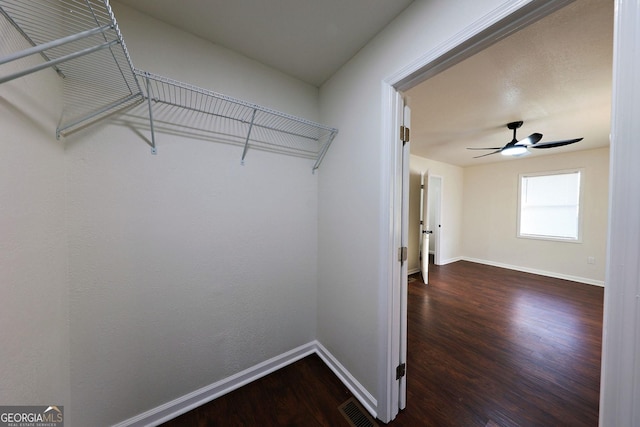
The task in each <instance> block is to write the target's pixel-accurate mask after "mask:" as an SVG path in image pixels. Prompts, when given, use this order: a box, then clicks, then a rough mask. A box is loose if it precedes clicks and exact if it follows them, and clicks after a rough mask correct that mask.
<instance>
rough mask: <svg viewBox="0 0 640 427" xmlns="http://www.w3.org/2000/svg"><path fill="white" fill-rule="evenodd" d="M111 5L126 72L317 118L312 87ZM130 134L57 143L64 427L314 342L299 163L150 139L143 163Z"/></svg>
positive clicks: (311, 260)
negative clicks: (68, 418) (63, 181)
mask: <svg viewBox="0 0 640 427" xmlns="http://www.w3.org/2000/svg"><path fill="white" fill-rule="evenodd" d="M114 10H115V13H116V17H117V19H118V21H119V23H120V26H121V29H122V32H123V35H124V37H125V41H126V42H127V46H128V48H129V50H130V51H131V56H132V58H133V61H134V63H135V64H136V66H138V67H140V68H142V69H145V70H149V71H151V72H154V73H158V74H164V75H168V76H169V77H172V78H175V79H178V80H182V81H187V82H189V83H196V84H199V85H200V86H202V87H204V88H208V89H212V90H217V91H219V92H223V93H226V94H228V95H232V96H236V97H244V96H245V95H250V98H251V99H249V100H250V101H253V102H259V103H263V104H268V106H270V107H273V108H278V109H280V110H282V111H284V112H287V113H295V114H298V115H305V114H308V115H309V116H310V117H309V118H310V119H316V117H314V116H315V115H316V113H317V98H316V94H317V91H316V90H315V89H314V88H311V87H310V86H308V85H305V84H303V83H300V82H298V81H295V80H293V79H291V78H289V77H286V76H283V75H281V74H279V73H277V72H274V71H272V70H268V69H266V67H264V66H261V65H259V64H256V63H254V62H251V61H249V60H248V59H247V58H244V57H241V56H239V55H237V54H234V53H232V52H230V51H228V50H225V49H220V48H218V47H216V46H215V45H213V44H211V43H207V42H204V41H202V40H199V39H197V38H195V37H193V36H190V35H188V34H186V33H184V32H181V31H178V30H176V29H174V28H171V27H168V26H166V25H164V24H161V23H159V22H157V21H154V20H152V19H149V18H147V17H145V16H143V15H140V14H138V13H137V12H135V11H133V10H132V9H129V8H126V7H121V6H120V7H118V5H115V7H114ZM274 88H282V90H276V91H275V92H274ZM274 94H279V95H280V96H278V97H276V98H273V96H274ZM267 101H268V102H267ZM122 121H123V120H120V121H119V122H122ZM140 135H146V137H147V138H148V130H146V129H137V130H133V129H130V128H128V127H127V126H121V125H119V124H108V125H103V124H99V125H97V126H94V127H91V128H89V129H87V130H85V131H81V132H78V133H76V134H74V135H72V136H70V137H69V138H68V139H67V157H66V160H67V164H66V168H67V186H68V193H69V197H68V199H69V208H68V211H69V265H70V283H71V285H70V305H71V308H70V317H71V326H70V330H71V397H72V406H73V409H74V411H73V418H72V425H78V426H89V425H92V426H97V425H112V424H115V423H117V422H120V421H122V420H125V419H128V418H130V417H132V416H135V415H137V414H140V413H142V412H144V411H146V410H149V409H152V408H154V407H157V406H159V405H161V404H163V403H165V402H167V401H170V400H173V399H176V398H178V397H181V396H183V395H185V394H187V393H190V392H193V391H195V390H197V389H198V388H200V387H203V386H206V385H209V384H212V383H214V382H216V381H218V380H221V379H224V378H227V377H229V376H231V375H233V374H235V373H238V372H239V371H241V370H244V369H247V368H249V367H251V366H254V365H256V364H258V363H260V362H263V361H265V360H267V359H269V358H271V357H274V356H276V355H279V354H282V353H284V352H286V351H288V350H290V349H292V348H295V347H297V346H299V345H302V344H306V343H308V342H310V341H312V340H313V339H315V336H316V314H315V313H316V276H317V274H316V269H317V264H316V260H317V175H313V174H312V173H311V168H312V166H313V161H312V160H308V159H301V158H294V157H289V156H283V155H277V154H272V153H265V152H260V151H255V150H250V151H249V152H248V153H247V158H246V165H245V166H241V165H240V158H241V155H242V147H239V146H234V145H228V144H220V143H216V142H214V141H210V140H197V139H190V138H187V137H185V136H181V135H175V134H166V133H163V132H157V133H156V139H157V145H158V154H157V155H155V156H154V155H151V154H150V150H149V146H148V145H147V143H146V141H145V140H144V138H143V137H141V136H140Z"/></svg>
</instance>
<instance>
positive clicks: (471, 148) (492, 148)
mask: <svg viewBox="0 0 640 427" xmlns="http://www.w3.org/2000/svg"><path fill="white" fill-rule="evenodd" d="M467 150H502V147H482V148H476V147H467Z"/></svg>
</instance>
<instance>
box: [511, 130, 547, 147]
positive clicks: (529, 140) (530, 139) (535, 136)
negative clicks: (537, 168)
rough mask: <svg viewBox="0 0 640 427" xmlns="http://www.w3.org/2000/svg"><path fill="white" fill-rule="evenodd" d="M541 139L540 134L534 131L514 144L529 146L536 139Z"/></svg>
mask: <svg viewBox="0 0 640 427" xmlns="http://www.w3.org/2000/svg"><path fill="white" fill-rule="evenodd" d="M541 139H542V134H541V133H537V132H536V133H532V134H531V135H529V136H528V137H526V138H525V139H521V140H520V141H518V143H517V144H516V145H522V146H523V147H531V146H532V145H536V144H537V143H538V141H540V140H541Z"/></svg>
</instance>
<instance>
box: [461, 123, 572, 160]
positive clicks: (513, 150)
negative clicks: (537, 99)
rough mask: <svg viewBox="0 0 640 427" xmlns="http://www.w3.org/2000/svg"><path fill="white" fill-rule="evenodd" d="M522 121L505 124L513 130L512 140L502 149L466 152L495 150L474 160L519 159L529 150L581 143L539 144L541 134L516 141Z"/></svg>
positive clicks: (565, 141)
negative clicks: (492, 156)
mask: <svg viewBox="0 0 640 427" xmlns="http://www.w3.org/2000/svg"><path fill="white" fill-rule="evenodd" d="M522 123H523V122H522V121H518V122H511V123H507V128H509V129H511V130H513V139H512V140H511V141H510V142H508V143H507V144H506V145H505V146H504V147H484V148H471V147H470V148H467V150H495V151H492V152H491V153H487V154H483V155H481V156H476V157H474V159H477V158H480V157H485V156H490V155H491V154H497V153H500V154H502V155H503V156H512V157H520V156H524V155H526V154H528V153H529V150H528V149H529V148H554V147H562V146H563V145H569V144H573V143H575V142H578V141H582V138H575V139H565V140H562V141H551V142H542V143H539V142H540V140H541V139H542V134H541V133H532V134H531V135H529V136H528V137H526V138H525V139H521V140H520V141H518V140H517V139H516V130H517V129H519V128H520V126H522Z"/></svg>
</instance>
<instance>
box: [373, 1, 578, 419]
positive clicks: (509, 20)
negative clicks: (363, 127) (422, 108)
mask: <svg viewBox="0 0 640 427" xmlns="http://www.w3.org/2000/svg"><path fill="white" fill-rule="evenodd" d="M533 3H534V4H533V5H532V4H528V5H525V6H520V7H518V6H511V7H506V6H505V8H504V9H501V10H498V11H496V14H495V15H493V16H491V17H486V22H484V23H483V25H481V26H480V28H484V30H482V31H480V32H476V31H475V30H473V29H469V32H468V33H466V34H462V35H459V37H458V39H457V43H451V44H450V45H448V46H443V47H441V48H440V49H436V51H435V52H429V54H428V55H426V56H425V57H423V58H421V59H420V60H419V61H416V62H415V63H414V64H411V65H410V66H409V67H407V68H405V69H404V70H403V71H402V72H400V73H398V74H397V75H395V76H392V77H390V78H389V79H387V80H386V82H385V83H386V84H388V86H386V87H385V90H386V91H388V94H389V96H384V97H383V99H385V98H389V99H391V98H392V97H393V94H395V93H398V92H402V91H406V90H409V89H411V88H412V87H414V86H416V85H418V84H419V83H421V82H423V81H425V80H427V79H429V78H431V77H433V76H435V75H437V74H439V73H440V72H442V71H443V70H445V69H447V68H449V67H450V66H452V65H455V64H456V63H458V62H460V61H462V60H464V59H466V58H469V57H471V56H473V55H474V54H475V53H478V52H480V51H482V50H483V49H485V48H487V47H488V46H490V45H492V44H493V43H495V42H497V41H499V40H500V39H502V38H504V37H506V36H507V35H508V34H510V33H512V32H515V31H517V30H519V29H521V28H523V27H525V26H527V25H529V24H531V23H534V22H536V21H537V20H539V19H542V18H544V17H546V16H548V15H550V14H551V13H553V12H555V11H556V10H558V9H560V8H562V7H564V6H565V5H566V4H567V3H568V2H566V1H561V0H559V1H551V2H546V3H545V4H544V5H540V3H537V2H533ZM475 28H478V26H476V27H475ZM385 102H386V101H385ZM387 106H388V107H389V108H387V110H388V111H390V113H389V114H388V116H389V117H393V114H392V113H391V112H392V111H393V108H392V106H391V105H390V103H388V105H387ZM389 117H387V118H385V120H387V121H388V120H390V118H389ZM386 128H389V129H392V126H385V129H386ZM393 132H394V135H395V129H393ZM392 157H393V156H392ZM440 184H442V181H441V182H440ZM397 185H398V181H397V180H396V181H395V182H394V188H396V189H397ZM441 190H442V187H441ZM396 208H397V206H396ZM439 228H442V227H439ZM441 237H442V236H441ZM434 240H436V242H438V241H439V243H440V245H442V242H443V240H444V239H443V238H440V239H434ZM433 252H434V261H435V262H436V263H442V262H443V260H442V252H443V251H442V248H441V247H440V250H438V249H437V248H435V247H434V249H433ZM436 256H438V257H439V258H436ZM393 281H394V286H395V284H396V283H398V282H399V281H401V278H396V277H394V278H393ZM390 325H391V327H390V330H391V334H392V335H393V334H394V333H397V332H395V331H394V327H393V321H391V322H390ZM390 342H391V343H392V352H393V351H395V348H394V347H395V346H396V339H395V338H394V337H391V340H390ZM404 344H406V343H404ZM402 345H403V344H401V343H398V344H397V347H398V348H400V347H401V346H402ZM408 369H409V372H410V367H409V368H408ZM392 405H393V402H392ZM391 419H393V417H392V418H391Z"/></svg>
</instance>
